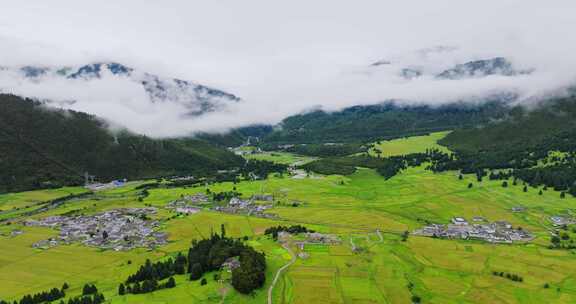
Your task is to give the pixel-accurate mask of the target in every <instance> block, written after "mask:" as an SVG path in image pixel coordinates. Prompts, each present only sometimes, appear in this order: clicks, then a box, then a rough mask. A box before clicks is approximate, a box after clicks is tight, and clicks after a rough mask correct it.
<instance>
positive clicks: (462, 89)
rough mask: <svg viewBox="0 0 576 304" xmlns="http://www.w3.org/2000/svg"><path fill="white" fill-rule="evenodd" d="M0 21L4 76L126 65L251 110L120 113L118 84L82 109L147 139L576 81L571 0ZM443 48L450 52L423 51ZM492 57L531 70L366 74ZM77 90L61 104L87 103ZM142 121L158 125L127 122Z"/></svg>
mask: <svg viewBox="0 0 576 304" xmlns="http://www.w3.org/2000/svg"><path fill="white" fill-rule="evenodd" d="M0 11H1V12H2V14H0V43H2V45H3V48H2V50H1V51H0V65H21V64H28V65H29V64H39V65H72V64H85V63H88V62H93V61H117V62H121V63H124V64H126V65H128V66H132V67H136V68H138V69H142V70H145V71H148V72H151V73H155V74H159V75H163V76H168V77H177V78H181V79H188V80H193V81H196V82H198V83H202V84H206V85H209V86H213V87H216V88H219V89H222V90H225V91H228V92H230V93H233V94H235V95H238V96H240V97H241V98H242V99H243V100H244V101H243V102H242V103H241V104H240V105H238V106H237V107H233V108H231V109H230V110H229V111H227V112H225V113H215V114H212V115H209V116H206V117H204V118H201V119H196V120H194V121H190V120H181V119H179V118H178V119H177V117H178V115H177V114H178V109H174V108H170V109H168V110H166V109H162V108H158V107H155V106H150V103H141V105H140V107H142V108H141V109H137V110H134V111H131V110H130V109H133V107H127V108H125V111H124V110H123V111H118V110H117V109H115V108H114V106H115V105H118V106H119V105H120V104H121V103H122V102H123V101H125V100H126V98H127V97H126V96H125V95H126V94H125V92H124V93H122V92H119V93H118V94H116V90H120V89H118V88H117V87H116V86H114V85H112V86H110V87H109V89H108V90H106V87H105V86H104V87H102V86H97V88H98V92H102V91H106V92H104V93H102V95H99V96H97V97H94V96H91V98H92V99H91V100H89V101H86V102H91V103H92V104H90V105H87V104H86V105H85V106H83V107H81V108H80V110H86V111H90V112H92V113H95V114H98V115H100V116H104V117H105V118H108V119H110V120H112V121H113V122H114V123H118V124H122V123H124V125H126V126H128V127H129V128H131V129H133V130H134V131H137V132H141V133H145V134H148V135H152V136H170V135H183V134H187V133H188V132H195V131H212V130H216V131H222V130H225V129H227V128H231V127H237V126H240V125H245V124H249V123H260V122H262V123H275V122H278V121H280V120H281V119H282V118H284V117H286V116H287V115H291V114H295V113H299V112H301V111H304V110H307V109H310V108H314V107H323V108H325V109H327V110H337V109H341V108H342V107H346V106H350V105H355V104H372V103H377V102H381V101H383V100H386V99H391V98H399V99H405V100H410V101H419V102H429V103H441V102H448V101H452V100H456V99H460V98H464V97H467V96H481V95H483V94H486V93H490V92H494V91H497V90H516V91H518V92H520V93H521V94H523V95H525V96H531V95H534V94H540V93H542V92H547V91H549V90H554V89H557V88H561V87H564V86H566V85H568V84H570V83H573V82H574V80H575V75H576V39H575V38H574V33H573V31H574V29H576V18H575V17H574V15H575V13H576V1H573V0H555V1H546V2H544V1H539V0H533V1H532V0H518V1H513V0H509V1H506V0H484V1H474V2H473V1H462V0H435V1H429V0H421V1H414V0H404V1H384V0H379V1H361V0H360V1H349V0H348V1H340V0H329V1H324V0H320V1H319V0H314V1H310V0H306V1H304V0H291V1H283V2H280V1H270V0H241V1H240V0H207V1H193V0H178V1H177V0H164V1H151V0H123V1H118V0H99V1H77V0H50V1H46V0H22V1H1V2H0ZM438 46H444V47H447V48H448V50H449V51H443V52H426V51H423V50H426V49H428V50H429V49H433V48H434V47H438ZM494 56H504V57H507V58H509V59H510V60H511V61H512V62H513V63H514V64H515V65H516V66H518V67H522V68H534V69H535V71H536V72H535V73H534V74H533V75H531V76H523V77H488V78H486V79H474V80H462V81H452V82H439V81H437V80H434V79H431V78H426V77H424V78H423V79H418V80H414V81H406V80H404V79H400V78H398V77H397V70H393V71H392V70H390V69H388V70H387V67H377V68H374V67H370V64H371V63H373V62H375V61H378V60H389V61H392V62H393V63H394V64H395V66H396V67H397V68H398V67H402V66H418V67H421V68H423V69H424V70H427V71H430V72H431V73H434V72H437V71H441V70H442V69H444V68H447V67H450V66H452V65H454V64H456V63H463V62H466V61H468V60H473V59H481V58H491V57H494ZM102 85H106V83H103V84H102ZM73 90H74V89H73V88H71V89H70V91H68V90H67V89H66V88H61V90H60V91H59V92H58V93H59V94H62V97H63V98H64V97H66V96H73V97H76V96H78V95H74V94H73V93H71V92H72V91H73ZM36 93H37V92H36ZM38 94H40V93H38ZM51 94H54V92H53V90H52V92H51ZM40 95H41V94H40ZM48 95H49V96H53V95H50V94H48ZM81 95H82V96H84V97H86V96H85V95H98V94H81ZM115 96H122V98H116V99H115ZM140 97H141V95H137V96H136V97H134V98H140ZM86 98H87V97H86ZM104 100H105V102H104ZM96 103H97V104H96ZM142 113H145V115H146V116H145V117H147V118H148V119H150V120H151V121H153V122H157V123H159V124H163V126H162V127H161V128H159V127H158V124H156V125H155V126H152V127H150V126H147V125H146V124H142V123H138V124H130V123H126V121H132V120H135V119H137V118H138V117H139V115H142ZM158 130H162V131H158Z"/></svg>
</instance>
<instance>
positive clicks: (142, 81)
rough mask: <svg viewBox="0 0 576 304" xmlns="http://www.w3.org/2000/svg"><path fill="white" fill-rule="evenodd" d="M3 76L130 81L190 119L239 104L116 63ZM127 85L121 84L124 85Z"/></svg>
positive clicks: (8, 70)
mask: <svg viewBox="0 0 576 304" xmlns="http://www.w3.org/2000/svg"><path fill="white" fill-rule="evenodd" d="M0 74H7V75H5V76H8V77H13V78H17V79H20V78H21V79H23V81H31V82H34V83H42V82H43V81H48V80H55V79H56V80H60V81H65V82H69V83H71V84H73V83H74V82H75V81H85V82H90V81H96V80H101V79H114V80H128V81H129V82H127V83H133V84H136V85H138V86H139V87H141V88H142V90H143V91H144V92H145V95H147V96H148V97H149V101H150V102H152V103H160V102H172V103H178V104H181V105H184V106H185V108H186V110H187V113H183V114H188V115H200V114H202V113H205V112H210V111H217V110H220V109H222V108H224V107H226V106H227V105H228V104H230V103H234V102H238V101H240V98H238V97H237V96H235V95H233V94H230V93H227V92H224V91H221V90H218V89H214V88H210V87H207V86H204V85H201V84H197V83H194V82H191V81H187V80H180V79H172V78H166V77H161V76H157V75H154V74H150V73H147V72H143V71H139V70H137V69H134V68H131V67H127V66H125V65H122V64H120V63H115V62H98V63H90V64H86V65H82V66H75V67H72V66H67V67H43V66H18V67H1V68H0ZM118 83H120V81H118ZM125 83H126V82H122V84H125ZM6 89H10V88H6Z"/></svg>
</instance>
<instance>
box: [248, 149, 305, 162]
mask: <svg viewBox="0 0 576 304" xmlns="http://www.w3.org/2000/svg"><path fill="white" fill-rule="evenodd" d="M244 157H245V158H246V159H257V160H267V161H271V162H275V163H279V164H286V165H292V164H295V163H297V164H298V165H304V164H306V163H309V162H311V161H313V160H314V158H313V157H308V156H302V155H296V154H294V153H288V152H276V151H275V152H262V153H256V154H246V155H244Z"/></svg>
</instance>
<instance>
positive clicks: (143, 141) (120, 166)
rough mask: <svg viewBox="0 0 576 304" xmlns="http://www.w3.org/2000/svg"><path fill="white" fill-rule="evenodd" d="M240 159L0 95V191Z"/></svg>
mask: <svg viewBox="0 0 576 304" xmlns="http://www.w3.org/2000/svg"><path fill="white" fill-rule="evenodd" d="M242 161H243V160H242V159H241V158H239V157H237V156H235V155H234V154H233V153H230V152H228V151H226V150H224V149H222V148H218V147H215V146H213V145H212V144H209V143H207V142H205V141H202V140H194V139H171V140H153V139H150V138H147V137H144V136H138V135H133V134H130V133H128V132H120V133H118V134H116V135H112V134H111V133H110V132H109V131H108V130H107V129H106V125H105V123H104V122H102V121H101V120H99V119H97V118H96V117H94V116H91V115H88V114H85V113H79V112H73V111H64V110H54V109H48V108H45V107H44V106H42V104H41V103H39V102H36V101H32V100H29V99H23V98H20V97H17V96H12V95H0V192H6V191H21V190H26V189H32V188H40V187H51V186H57V185H62V184H77V183H81V182H82V181H83V175H84V173H85V172H87V173H89V174H90V175H94V176H96V177H97V178H98V179H100V180H102V181H106V180H111V179H116V178H129V179H135V178H145V177H155V176H162V175H172V174H203V173H206V172H210V171H213V170H215V169H225V168H230V167H234V166H238V165H240V164H242Z"/></svg>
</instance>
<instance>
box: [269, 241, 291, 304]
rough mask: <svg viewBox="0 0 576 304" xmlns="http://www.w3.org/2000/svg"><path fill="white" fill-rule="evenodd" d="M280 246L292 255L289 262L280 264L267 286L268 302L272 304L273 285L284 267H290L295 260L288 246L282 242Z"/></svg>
mask: <svg viewBox="0 0 576 304" xmlns="http://www.w3.org/2000/svg"><path fill="white" fill-rule="evenodd" d="M282 247H283V248H284V249H286V251H288V253H290V256H292V259H291V260H290V262H288V264H286V265H284V266H282V267H281V268H280V269H278V271H277V272H276V275H275V276H274V280H273V281H272V284H271V285H270V288H268V304H272V291H274V286H276V282H278V279H279V278H280V275H281V274H282V271H284V270H285V269H286V268H288V267H290V266H291V265H292V264H294V263H295V262H296V255H295V254H294V253H293V252H292V250H290V247H289V246H288V245H286V244H283V245H282Z"/></svg>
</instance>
